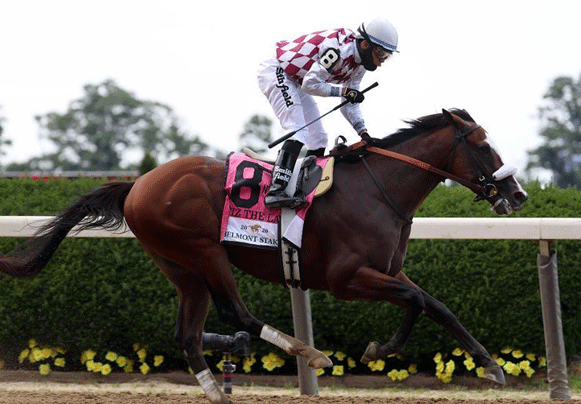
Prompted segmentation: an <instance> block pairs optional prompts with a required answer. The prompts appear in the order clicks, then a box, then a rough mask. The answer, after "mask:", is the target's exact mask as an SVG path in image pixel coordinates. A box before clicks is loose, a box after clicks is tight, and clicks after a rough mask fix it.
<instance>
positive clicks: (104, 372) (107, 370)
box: [101, 363, 111, 376]
mask: <svg viewBox="0 0 581 404" xmlns="http://www.w3.org/2000/svg"><path fill="white" fill-rule="evenodd" d="M109 373H111V365H109V364H108V363H107V364H105V365H103V366H101V374H102V375H103V376H107V375H108V374H109Z"/></svg>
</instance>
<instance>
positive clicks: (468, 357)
mask: <svg viewBox="0 0 581 404" xmlns="http://www.w3.org/2000/svg"><path fill="white" fill-rule="evenodd" d="M464 357H465V358H466V359H470V358H472V355H470V354H469V353H468V352H466V351H464Z"/></svg>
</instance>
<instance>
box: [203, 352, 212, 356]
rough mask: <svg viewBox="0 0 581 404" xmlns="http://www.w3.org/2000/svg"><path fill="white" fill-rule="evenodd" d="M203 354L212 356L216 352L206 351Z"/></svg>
mask: <svg viewBox="0 0 581 404" xmlns="http://www.w3.org/2000/svg"><path fill="white" fill-rule="evenodd" d="M203 354H204V356H212V355H214V352H212V351H204V352H203Z"/></svg>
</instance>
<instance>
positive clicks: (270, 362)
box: [261, 352, 284, 371]
mask: <svg viewBox="0 0 581 404" xmlns="http://www.w3.org/2000/svg"><path fill="white" fill-rule="evenodd" d="M261 360H262V363H263V365H262V367H264V368H265V369H266V370H268V371H272V370H273V369H275V368H277V367H281V366H283V365H284V359H282V358H280V357H279V356H278V355H277V354H275V353H273V352H271V353H269V354H268V355H266V356H263V357H262V358H261Z"/></svg>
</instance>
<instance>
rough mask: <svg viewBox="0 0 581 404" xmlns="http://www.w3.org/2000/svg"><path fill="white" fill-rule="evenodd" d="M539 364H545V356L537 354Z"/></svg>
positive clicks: (541, 365)
mask: <svg viewBox="0 0 581 404" xmlns="http://www.w3.org/2000/svg"><path fill="white" fill-rule="evenodd" d="M539 366H540V367H543V366H547V358H545V357H544V356H539Z"/></svg>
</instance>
